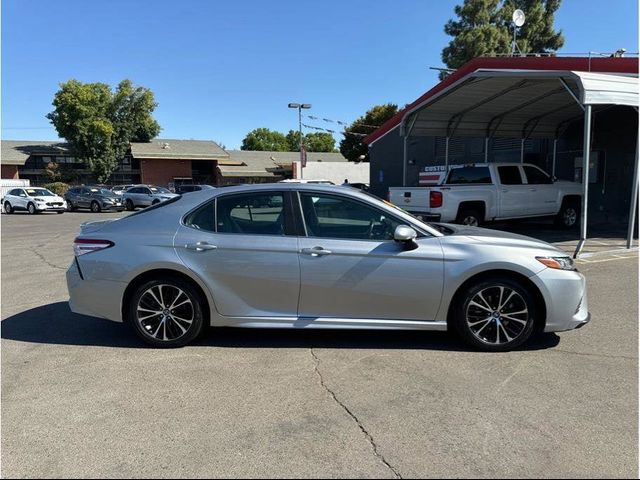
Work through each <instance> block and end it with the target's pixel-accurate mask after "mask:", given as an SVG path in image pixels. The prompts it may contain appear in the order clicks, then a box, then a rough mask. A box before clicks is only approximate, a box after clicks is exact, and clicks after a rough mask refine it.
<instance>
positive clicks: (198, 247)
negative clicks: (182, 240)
mask: <svg viewBox="0 0 640 480" xmlns="http://www.w3.org/2000/svg"><path fill="white" fill-rule="evenodd" d="M184 248H186V249H187V250H195V251H196V252H204V251H207V250H215V249H216V248H218V247H217V246H215V245H211V244H210V243H207V242H197V243H188V244H186V245H185V246H184Z"/></svg>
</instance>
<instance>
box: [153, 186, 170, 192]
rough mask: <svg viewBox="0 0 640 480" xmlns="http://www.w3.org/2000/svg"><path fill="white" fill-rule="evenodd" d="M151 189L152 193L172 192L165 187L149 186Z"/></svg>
mask: <svg viewBox="0 0 640 480" xmlns="http://www.w3.org/2000/svg"><path fill="white" fill-rule="evenodd" d="M149 190H151V193H171V192H170V191H169V190H167V189H166V188H164V187H149Z"/></svg>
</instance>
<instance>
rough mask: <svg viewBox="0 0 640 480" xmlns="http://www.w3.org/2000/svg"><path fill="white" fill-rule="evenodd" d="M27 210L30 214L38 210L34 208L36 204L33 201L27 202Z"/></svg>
mask: <svg viewBox="0 0 640 480" xmlns="http://www.w3.org/2000/svg"><path fill="white" fill-rule="evenodd" d="M27 211H28V212H29V213H30V214H31V215H35V214H36V213H37V212H38V211H37V210H36V206H35V205H34V204H33V203H29V205H27Z"/></svg>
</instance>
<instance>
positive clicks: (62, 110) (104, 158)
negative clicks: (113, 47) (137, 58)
mask: <svg viewBox="0 0 640 480" xmlns="http://www.w3.org/2000/svg"><path fill="white" fill-rule="evenodd" d="M53 106H54V107H55V108H54V110H53V112H51V113H49V114H48V115H47V118H48V119H49V120H50V121H51V123H52V124H53V125H54V127H55V128H56V130H57V132H58V135H59V136H60V137H62V138H64V139H65V140H66V141H67V142H68V143H69V145H70V146H71V148H72V150H73V151H74V154H75V156H76V158H78V159H80V160H82V161H84V162H86V163H87V164H88V165H89V168H90V169H91V171H92V172H93V173H94V175H95V176H96V178H97V180H98V182H100V183H104V182H106V181H107V180H108V179H109V177H110V176H111V174H112V173H113V172H114V171H115V170H116V169H117V168H118V162H119V160H121V159H122V158H123V157H124V156H125V154H126V153H127V150H128V149H129V144H130V142H132V141H140V142H144V141H149V140H151V139H152V138H153V137H155V136H156V135H158V133H160V125H159V124H158V122H156V121H155V120H154V119H153V117H152V116H151V113H152V112H153V110H154V109H155V107H156V106H157V103H156V102H155V100H154V97H153V92H151V90H149V89H147V88H144V87H135V86H134V85H133V83H132V82H131V81H130V80H123V81H122V82H120V84H119V85H118V87H117V88H116V90H115V92H113V91H112V90H111V87H109V85H107V84H105V83H82V82H79V81H77V80H69V81H68V82H65V83H62V84H61V85H60V90H58V92H57V93H56V94H55V96H54V99H53Z"/></svg>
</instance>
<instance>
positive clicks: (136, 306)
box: [128, 278, 204, 348]
mask: <svg viewBox="0 0 640 480" xmlns="http://www.w3.org/2000/svg"><path fill="white" fill-rule="evenodd" d="M202 305H203V301H202V299H201V296H200V294H199V293H198V291H197V290H196V289H195V288H194V287H193V286H192V285H190V284H189V283H187V282H185V281H184V280H181V279H179V278H166V279H162V280H151V281H148V282H145V283H143V284H142V285H140V286H138V288H136V290H135V292H134V294H133V295H132V297H131V302H130V304H129V310H128V320H129V322H130V323H131V325H132V327H133V329H134V330H135V332H136V333H137V334H138V336H139V337H140V338H142V339H143V340H144V341H145V342H147V343H148V344H150V345H153V346H154V347H163V348H169V347H181V346H183V345H186V344H188V343H189V342H191V341H192V340H194V339H195V338H196V337H197V336H198V335H200V333H201V332H202V327H203V324H204V313H203V307H202Z"/></svg>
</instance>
